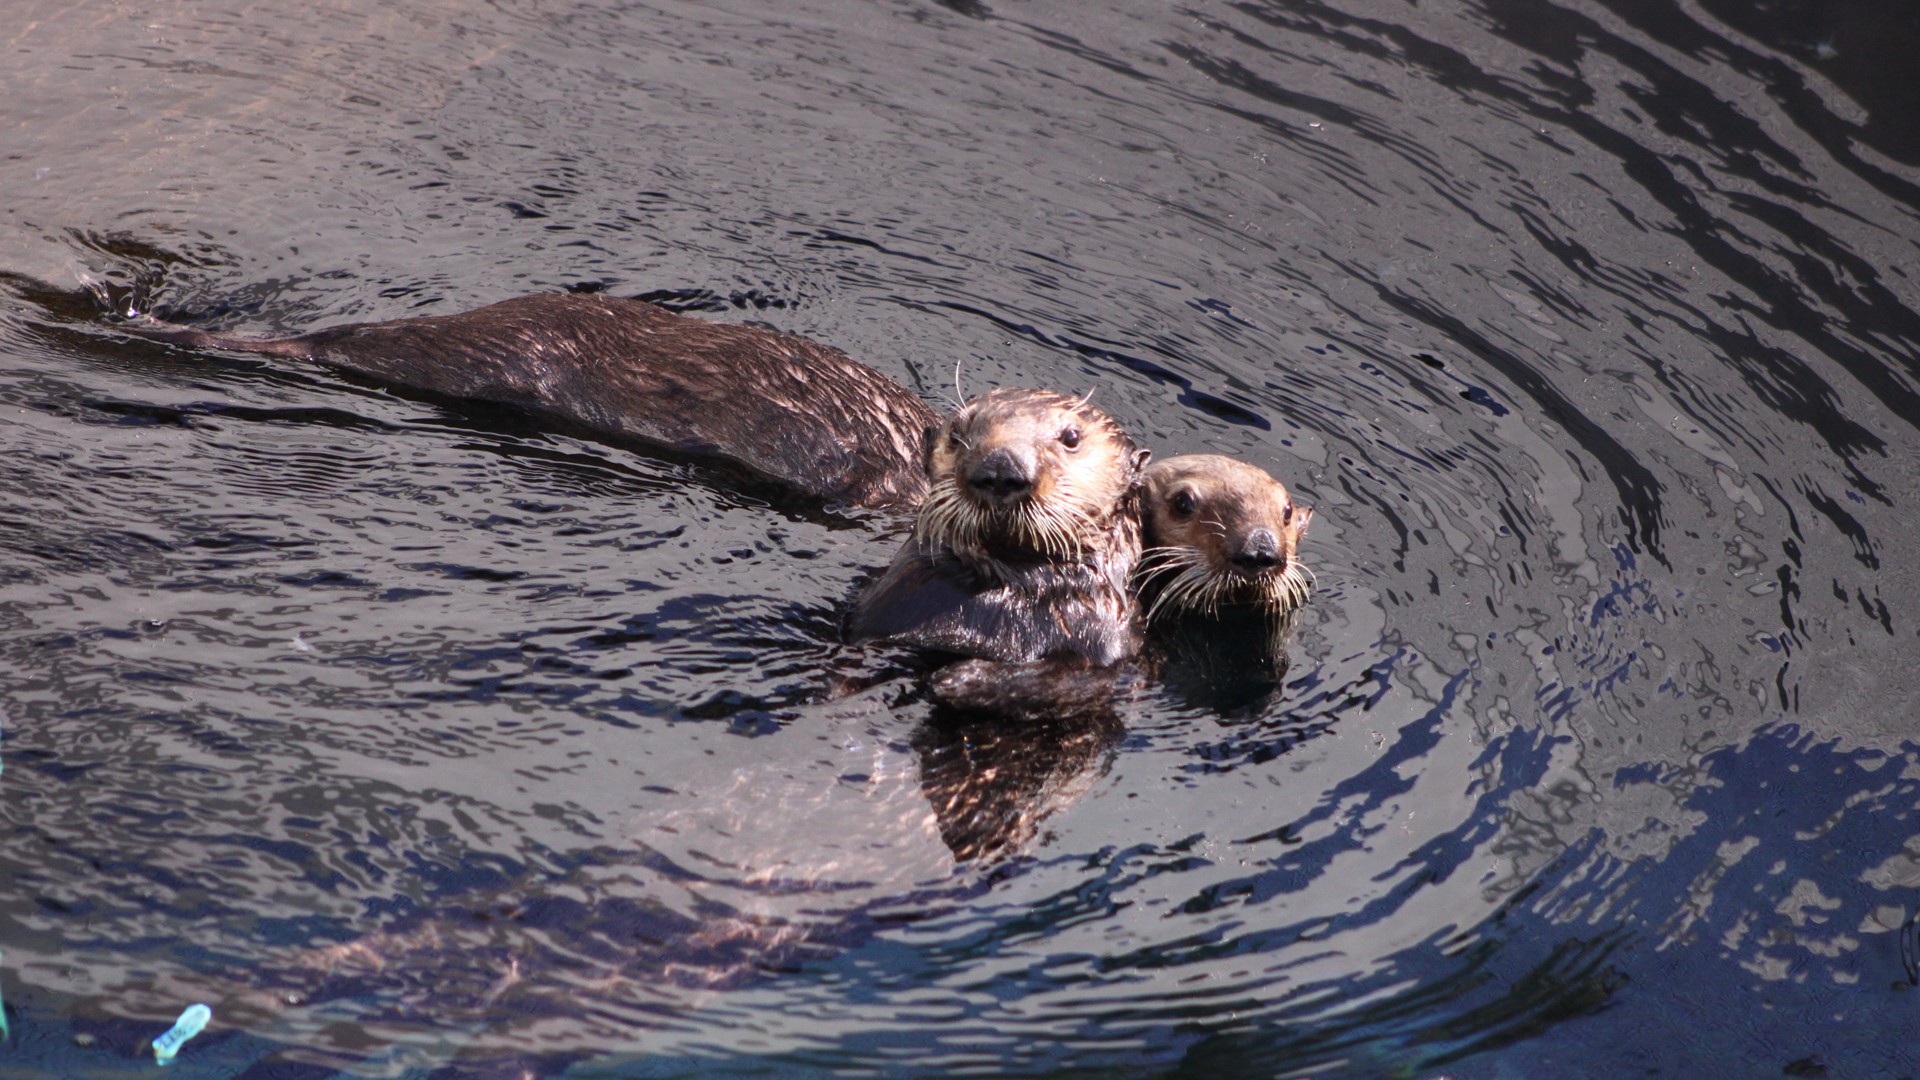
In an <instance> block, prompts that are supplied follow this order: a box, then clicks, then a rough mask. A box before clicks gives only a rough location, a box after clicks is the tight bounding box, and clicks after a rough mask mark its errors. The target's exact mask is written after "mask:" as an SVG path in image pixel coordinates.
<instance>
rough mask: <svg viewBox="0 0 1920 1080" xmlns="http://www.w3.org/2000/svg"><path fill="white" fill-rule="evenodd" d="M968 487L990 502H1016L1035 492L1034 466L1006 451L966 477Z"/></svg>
mask: <svg viewBox="0 0 1920 1080" xmlns="http://www.w3.org/2000/svg"><path fill="white" fill-rule="evenodd" d="M967 486H968V487H970V488H972V489H973V490H974V492H975V494H977V495H979V496H980V497H981V498H982V499H985V500H986V501H988V502H992V503H1010V502H1015V501H1017V500H1019V499H1023V498H1025V497H1026V494H1027V492H1028V491H1030V490H1032V488H1033V464H1032V462H1029V461H1023V460H1021V459H1020V458H1019V457H1018V456H1016V455H1014V454H1013V453H1012V452H1010V451H1008V450H1007V449H1005V448H1004V447H1003V448H1001V449H998V450H994V451H992V452H990V453H989V454H987V456H986V457H983V458H981V459H980V463H979V464H978V465H975V466H974V467H973V471H972V472H970V473H968V474H967Z"/></svg>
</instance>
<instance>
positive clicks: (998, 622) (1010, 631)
mask: <svg viewBox="0 0 1920 1080" xmlns="http://www.w3.org/2000/svg"><path fill="white" fill-rule="evenodd" d="M1150 456H1151V455H1150V452H1149V451H1147V450H1143V449H1141V448H1139V447H1138V446H1136V445H1135V444H1134V442H1133V440H1132V438H1130V437H1129V436H1128V435H1127V433H1126V432H1125V431H1123V430H1122V429H1121V428H1120V425H1119V424H1117V423H1115V422H1114V420H1113V419H1112V418H1111V417H1109V416H1107V414H1106V413H1104V412H1102V411H1100V410H1099V409H1097V408H1094V407H1093V406H1092V405H1090V404H1088V402H1087V400H1086V399H1085V398H1072V397H1067V396H1065V395H1063V394H1058V393H1054V392H1052V391H1049V390H1020V389H1005V388H1003V389H999V390H994V391H992V392H990V393H988V394H985V395H983V396H981V397H978V398H975V399H974V400H973V401H971V402H968V403H967V404H966V405H965V406H963V407H962V408H961V409H960V410H959V411H958V412H956V413H955V414H954V415H953V416H951V417H949V418H948V419H947V420H946V422H945V423H943V424H941V425H940V427H939V428H938V429H936V430H935V431H933V432H931V433H930V434H929V436H928V440H927V445H926V452H925V463H926V476H927V479H928V484H929V489H928V494H927V497H926V500H925V501H924V502H923V503H922V504H921V506H920V511H919V513H918V515H917V516H916V517H915V520H914V525H913V533H912V535H911V536H910V537H909V538H908V540H907V543H906V545H905V546H904V547H903V548H902V549H901V550H900V553H899V554H898V555H897V556H896V557H895V558H894V560H893V563H892V564H891V565H890V566H889V567H888V568H887V570H886V572H885V573H884V574H882V575H881V577H880V578H879V579H878V580H877V581H875V582H873V583H872V584H871V585H869V586H868V587H867V588H866V589H865V590H864V591H862V593H861V594H860V596H859V597H858V599H857V600H856V601H855V604H854V609H853V612H852V616H851V618H850V619H849V623H848V630H849V636H850V637H851V638H852V639H853V640H855V641H863V640H870V639H887V640H893V641H902V642H907V643H910V644H914V645H918V646H920V647H922V648H926V649H932V650H935V651H938V652H945V653H953V654H957V655H959V656H964V657H975V658H980V659H984V660H991V661H1003V662H1033V661H1048V662H1065V663H1069V664H1074V665H1082V666H1088V665H1090V666H1093V667H1104V666H1107V665H1111V664H1114V663H1117V662H1119V661H1121V660H1124V659H1126V658H1127V657H1129V656H1131V655H1133V653H1134V652H1135V651H1136V650H1137V649H1138V647H1139V641H1140V637H1139V625H1138V619H1137V618H1136V614H1137V612H1136V606H1135V604H1134V599H1133V594H1132V592H1131V591H1130V589H1129V587H1128V583H1129V580H1130V578H1131V577H1132V574H1133V570H1134V567H1135V565H1136V564H1137V563H1138V561H1139V558H1140V550H1141V542H1140V517H1139V498H1140V491H1141V487H1140V482H1141V472H1142V470H1143V469H1144V468H1145V466H1146V463H1147V461H1148V459H1149V457H1150Z"/></svg>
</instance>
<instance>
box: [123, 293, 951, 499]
mask: <svg viewBox="0 0 1920 1080" xmlns="http://www.w3.org/2000/svg"><path fill="white" fill-rule="evenodd" d="M125 329H127V330H129V331H131V332H132V333H135V334H138V335H139V336H141V337H145V338H150V339H158V340H162V341H169V342H174V343H178V344H183V345H190V346H195V347H203V348H217V349H227V350H230V351H234V352H247V353H258V354H263V355H268V356H287V357H299V358H303V359H310V360H314V361H317V362H319V363H323V364H328V365H331V366H333V367H337V368H344V369H345V370H347V371H352V372H356V373H358V374H361V375H367V376H371V377H373V378H375V379H378V380H380V381H382V382H385V383H389V384H392V385H397V386H404V387H410V388H412V389H416V390H425V391H428V392H430V393H434V394H441V395H445V396H447V397H454V398H463V399H467V400H474V401H485V402H493V403H497V404H502V405H511V406H515V407H518V408H522V409H525V410H527V411H529V412H532V413H535V414H537V415H543V416H547V417H549V418H556V419H559V420H562V421H565V422H567V423H569V424H573V425H576V426H578V427H581V428H583V429H585V430H587V431H590V432H593V433H595V434H599V435H604V436H611V437H613V438H616V439H633V440H639V441H642V442H646V443H650V444H653V445H655V446H659V447H663V448H665V449H668V450H673V451H677V452H680V453H684V454H688V455H692V456H696V457H704V458H718V459H724V460H729V461H733V462H737V463H739V464H742V465H745V466H747V467H748V468H749V469H752V470H754V471H755V472H757V473H760V474H763V475H765V476H769V477H772V478H774V479H776V480H780V481H782V482H784V483H787V484H790V485H793V486H794V487H796V488H798V489H799V490H801V491H802V492H805V493H808V494H811V495H815V496H818V497H820V498H823V499H827V500H831V501H835V502H842V503H847V504H850V505H854V506H865V507H878V508H884V507H893V508H899V509H911V508H912V507H913V506H915V505H916V504H917V503H919V501H920V499H921V498H922V496H924V495H925V494H926V490H927V482H926V474H925V472H924V470H923V469H922V468H921V466H920V451H921V446H922V442H923V438H924V434H925V432H926V431H927V430H928V429H929V428H932V427H934V426H936V425H938V424H939V423H940V414H938V413H936V412H935V411H933V410H932V409H931V408H928V407H927V405H926V403H925V402H923V401H921V400H920V398H919V397H917V396H916V395H915V394H914V393H913V392H912V391H910V390H908V389H907V388H906V387H904V386H902V385H900V384H899V383H897V382H895V381H893V380H892V379H889V378H887V377H886V376H885V375H882V374H880V373H879V372H878V371H875V370H873V369H872V368H870V367H867V366H866V365H865V364H862V363H859V362H858V361H856V360H854V359H853V358H852V357H849V356H848V355H847V354H846V353H843V352H841V351H840V350H838V349H833V348H829V347H827V346H825V345H820V344H817V343H815V342H812V341H808V340H806V339H805V338H800V337H794V336H793V335H791V334H782V333H779V332H776V331H773V330H766V329H762V328H760V327H756V326H745V325H741V324H738V323H716V322H708V321H706V320H704V319H696V318H692V317H690V316H686V315H676V314H674V313H673V312H670V311H668V310H666V309H665V308H661V307H656V306H654V305H653V304H649V303H645V302H643V301H639V300H625V299H621V298H618V297H612V296H582V295H569V294H549V295H539V296H523V297H519V298H517V299H513V300H503V301H501V302H500V303H497V304H492V305H489V306H487V307H483V308H478V309H475V310H473V311H466V312H461V313H459V314H457V315H432V316H424V317H421V318H414V319H396V320H393V321H390V322H376V323H353V324H350V325H347V326H338V327H334V328H332V329H328V330H318V331H315V332H313V333H311V334H302V335H300V336H299V337H293V338H280V339H259V338H247V337H240V336H237V335H230V334H215V333H209V332H207V331H204V330H195V329H191V328H186V327H174V326H166V325H164V324H154V323H148V324H144V325H141V324H134V325H129V326H126V327H125Z"/></svg>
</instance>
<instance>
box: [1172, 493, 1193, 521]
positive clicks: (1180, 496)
mask: <svg viewBox="0 0 1920 1080" xmlns="http://www.w3.org/2000/svg"><path fill="white" fill-rule="evenodd" d="M1167 505H1169V506H1171V507H1172V508H1173V513H1174V516H1175V517H1192V516H1193V492H1191V491H1176V492H1174V493H1173V498H1171V499H1168V500H1167Z"/></svg>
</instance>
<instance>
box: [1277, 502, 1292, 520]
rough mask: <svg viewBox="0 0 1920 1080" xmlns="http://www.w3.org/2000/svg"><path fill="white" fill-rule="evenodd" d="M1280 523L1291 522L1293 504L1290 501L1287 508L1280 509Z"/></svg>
mask: <svg viewBox="0 0 1920 1080" xmlns="http://www.w3.org/2000/svg"><path fill="white" fill-rule="evenodd" d="M1280 524H1282V525H1291V524H1293V504H1291V503H1289V504H1287V508H1286V509H1285V510H1282V511H1280Z"/></svg>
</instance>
